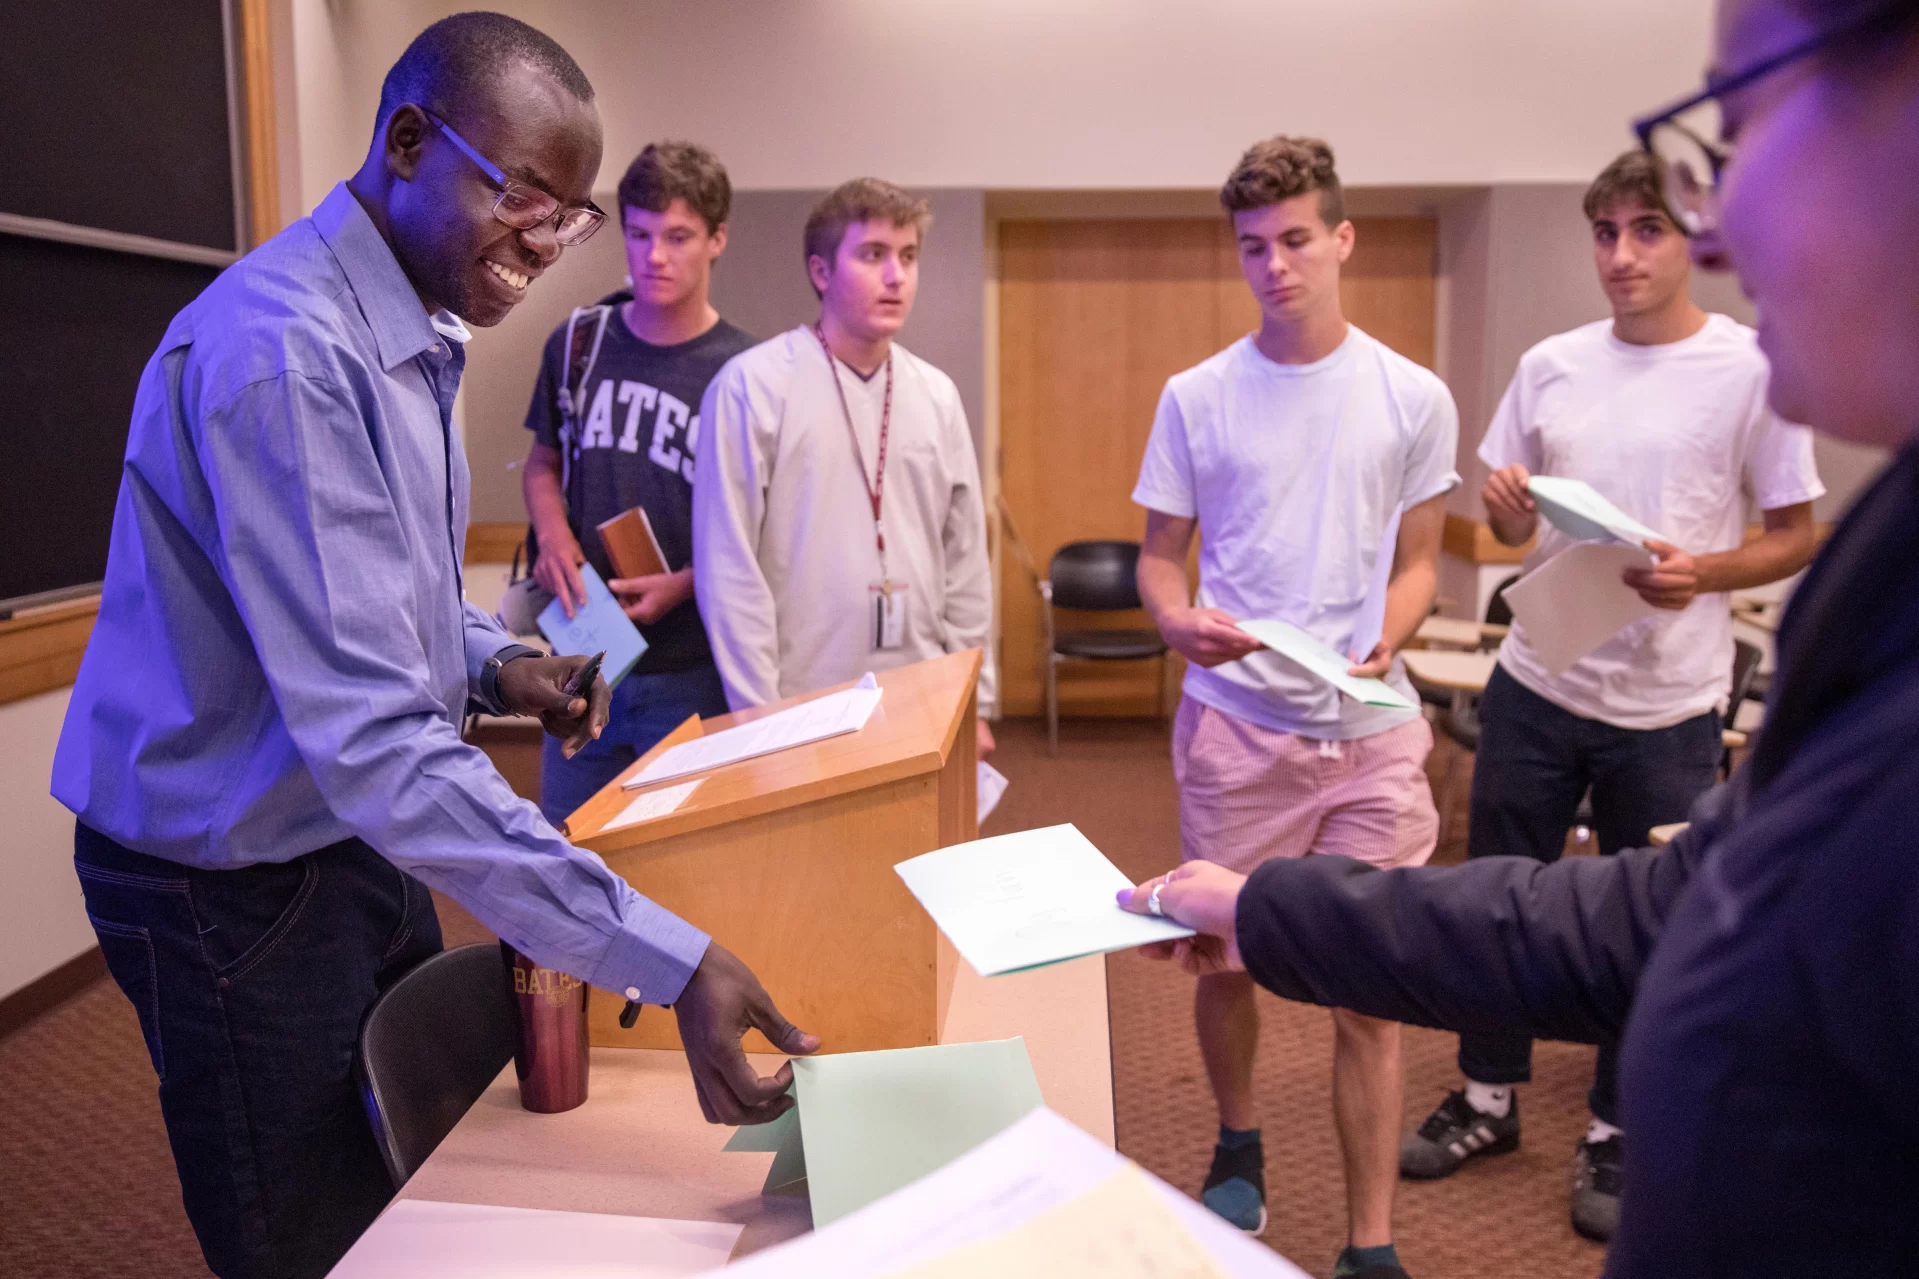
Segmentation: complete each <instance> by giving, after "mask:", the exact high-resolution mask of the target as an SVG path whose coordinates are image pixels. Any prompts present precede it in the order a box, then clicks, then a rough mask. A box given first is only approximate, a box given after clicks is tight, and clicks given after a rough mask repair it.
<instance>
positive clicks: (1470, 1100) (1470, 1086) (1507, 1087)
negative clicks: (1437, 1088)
mask: <svg viewBox="0 0 1919 1279" xmlns="http://www.w3.org/2000/svg"><path fill="white" fill-rule="evenodd" d="M1466 1104H1467V1105H1469V1106H1471V1107H1472V1108H1473V1109H1474V1110H1477V1111H1478V1112H1479V1113H1480V1114H1482V1115H1491V1116H1492V1117H1493V1118H1494V1119H1504V1118H1505V1117H1506V1112H1507V1111H1509V1110H1511V1109H1512V1108H1513V1090H1512V1085H1511V1084H1482V1083H1480V1082H1479V1081H1478V1080H1477V1079H1468V1080H1467V1081H1466ZM1593 1122H1594V1123H1598V1122H1599V1121H1598V1120H1597V1119H1595V1120H1593Z"/></svg>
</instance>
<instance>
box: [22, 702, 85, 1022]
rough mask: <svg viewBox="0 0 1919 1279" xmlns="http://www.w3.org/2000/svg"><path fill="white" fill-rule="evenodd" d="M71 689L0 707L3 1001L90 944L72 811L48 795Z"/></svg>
mask: <svg viewBox="0 0 1919 1279" xmlns="http://www.w3.org/2000/svg"><path fill="white" fill-rule="evenodd" d="M68 692H69V690H67V689H64V688H63V689H59V690H57V691H55V692H51V693H42V694H40V695H39V696H37V697H29V698H26V699H25V700H23V701H18V702H8V703H7V704H6V705H4V706H0V812H4V813H5V814H6V815H7V827H6V838H5V840H4V841H0V998H4V997H5V996H7V995H11V994H12V993H13V992H14V991H16V990H19V989H20V988H21V987H22V986H25V985H26V984H27V983H28V982H31V981H33V980H34V979H36V978H38V977H40V976H41V975H43V974H45V973H47V972H50V971H51V970H53V969H55V968H58V967H59V966H60V965H61V964H64V963H66V962H67V961H68V960H69V959H72V958H73V957H74V956H76V955H78V954H80V953H81V952H83V951H85V950H87V949H88V948H89V947H91V946H93V945H94V938H93V928H92V926H91V925H89V924H88V923H87V913H86V907H85V906H84V905H83V904H82V903H81V900H80V881H79V880H78V879H77V878H76V877H75V876H74V873H73V814H71V813H69V812H68V811H67V810H66V809H64V808H62V807H61V806H60V803H59V801H58V800H56V799H54V798H53V796H51V795H50V794H48V793H47V788H48V786H49V785H50V783H51V780H52V776H53V747H54V743H55V742H57V741H58V740H59V738H60V721H61V719H62V718H63V717H64V716H65V715H66V713H67V695H68Z"/></svg>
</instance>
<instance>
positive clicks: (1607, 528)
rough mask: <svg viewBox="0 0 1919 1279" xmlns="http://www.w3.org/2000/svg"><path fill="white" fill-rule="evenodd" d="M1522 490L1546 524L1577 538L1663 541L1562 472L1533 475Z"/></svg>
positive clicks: (1638, 543) (1641, 543)
mask: <svg viewBox="0 0 1919 1279" xmlns="http://www.w3.org/2000/svg"><path fill="white" fill-rule="evenodd" d="M1526 491H1527V492H1528V493H1531V494H1532V498H1533V501H1535V502H1537V503H1538V504H1539V513H1540V514H1541V515H1543V516H1545V517H1546V520H1547V522H1548V523H1550V524H1551V525H1552V526H1553V527H1554V528H1556V529H1558V530H1559V531H1560V532H1562V533H1564V534H1565V535H1566V536H1568V537H1572V538H1577V539H1578V540H1579V541H1582V542H1615V541H1617V542H1626V543H1628V544H1630V545H1632V546H1644V545H1645V544H1646V543H1647V541H1648V540H1653V541H1661V542H1663V541H1665V540H1666V539H1664V538H1663V537H1660V536H1659V534H1657V533H1655V532H1653V531H1652V530H1651V529H1649V528H1647V527H1646V526H1645V525H1644V524H1641V523H1640V522H1639V521H1638V520H1636V519H1634V518H1633V517H1632V516H1630V515H1628V514H1626V513H1625V512H1624V511H1622V510H1620V509H1619V508H1618V507H1617V506H1614V505H1613V504H1612V503H1611V502H1609V501H1607V500H1606V497H1605V495H1604V494H1602V493H1601V492H1600V491H1599V490H1598V489H1596V488H1594V487H1593V486H1592V485H1590V484H1588V483H1586V481H1584V480H1569V479H1567V478H1566V477H1565V476H1563V475H1535V476H1533V477H1532V478H1531V479H1529V480H1527V481H1526Z"/></svg>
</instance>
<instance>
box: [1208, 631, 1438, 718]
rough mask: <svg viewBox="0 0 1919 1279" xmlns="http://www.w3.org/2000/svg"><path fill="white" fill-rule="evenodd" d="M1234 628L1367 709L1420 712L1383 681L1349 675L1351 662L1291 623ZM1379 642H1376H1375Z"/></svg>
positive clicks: (1413, 704) (1414, 705) (1416, 706)
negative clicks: (1378, 707) (1379, 708)
mask: <svg viewBox="0 0 1919 1279" xmlns="http://www.w3.org/2000/svg"><path fill="white" fill-rule="evenodd" d="M1235 625H1237V626H1238V627H1239V629H1240V630H1242V631H1245V632H1246V633H1247V634H1248V635H1250V636H1252V637H1253V638H1254V639H1256V640H1258V641H1259V642H1260V643H1262V644H1264V645H1265V646H1266V647H1267V648H1270V649H1272V650H1273V651H1274V652H1275V653H1278V654H1279V655H1280V656H1281V657H1284V658H1286V659H1287V660H1289V661H1293V662H1297V663H1298V664H1299V665H1301V666H1303V667H1305V668H1306V669H1307V670H1308V671H1310V672H1311V673H1312V674H1314V675H1317V676H1319V678H1321V679H1323V680H1325V681H1326V682H1327V683H1328V684H1331V685H1332V686H1333V687H1334V688H1336V689H1338V690H1339V691H1340V692H1342V693H1344V694H1345V695H1346V696H1348V697H1350V698H1352V699H1353V700H1354V701H1357V702H1364V703H1365V704H1366V705H1368V706H1390V707H1392V708H1393V709H1395V710H1402V711H1416V710H1418V709H1419V707H1418V705H1416V704H1415V703H1413V702H1411V701H1409V700H1408V699H1407V698H1405V697H1404V696H1402V695H1401V694H1400V693H1399V692H1398V690H1396V689H1394V688H1393V686H1392V685H1390V684H1388V683H1386V682H1385V681H1384V680H1377V679H1361V678H1359V677H1358V676H1355V675H1348V674H1347V673H1346V671H1347V668H1349V667H1351V666H1352V665H1353V662H1352V661H1351V660H1350V659H1348V658H1346V657H1343V656H1341V655H1340V654H1339V653H1337V652H1334V651H1333V648H1332V646H1331V645H1329V644H1324V643H1321V642H1320V641H1319V640H1317V639H1315V638H1313V637H1312V636H1311V635H1308V634H1307V633H1306V632H1305V631H1302V630H1300V629H1299V627H1297V626H1294V625H1293V624H1292V623H1291V622H1276V621H1273V620H1272V619H1270V618H1257V617H1255V618H1248V619H1246V620H1244V621H1241V622H1237V623H1235ZM1377 642H1378V641H1376V640H1375V641H1374V643H1377Z"/></svg>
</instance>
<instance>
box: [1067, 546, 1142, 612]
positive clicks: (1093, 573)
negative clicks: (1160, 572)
mask: <svg viewBox="0 0 1919 1279" xmlns="http://www.w3.org/2000/svg"><path fill="white" fill-rule="evenodd" d="M1138 568H1139V543H1138V542H1068V543H1067V544H1066V545H1064V546H1062V547H1060V548H1059V549H1058V550H1057V551H1055V552H1053V560H1052V563H1051V564H1050V565H1049V566H1048V568H1047V570H1046V571H1047V577H1048V580H1050V581H1051V582H1052V586H1053V605H1054V607H1056V608H1077V609H1085V610H1087V611H1089V612H1100V613H1110V612H1117V611H1119V610H1121V609H1129V608H1138V607H1139V606H1140V603H1139V584H1138V582H1137V581H1136V580H1135V578H1134V576H1133V575H1134V573H1135V571H1136V570H1137V569H1138Z"/></svg>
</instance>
